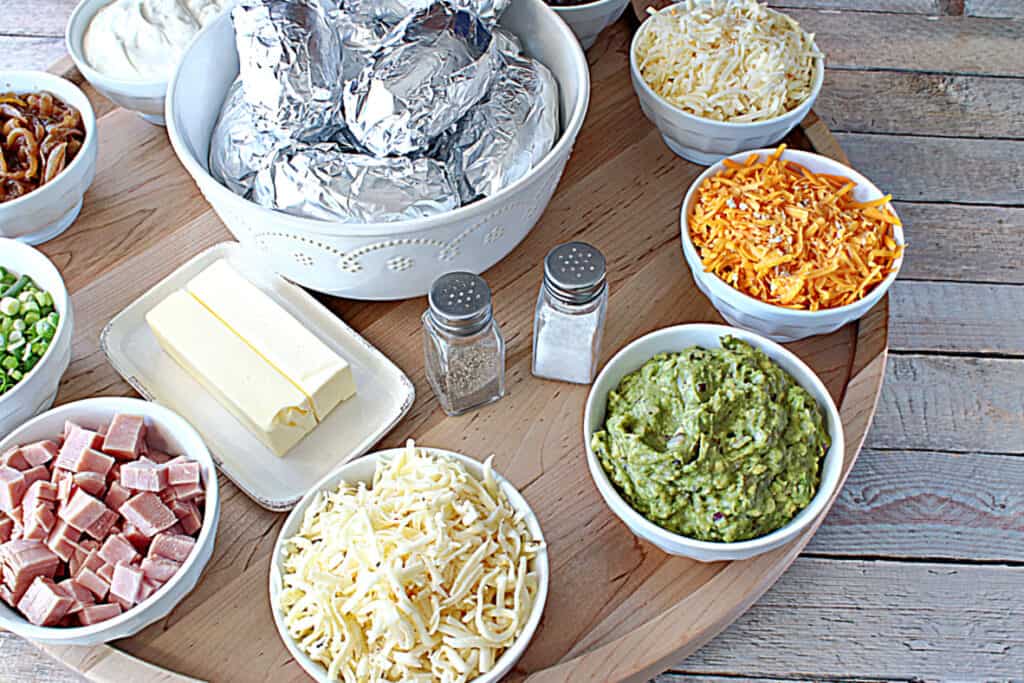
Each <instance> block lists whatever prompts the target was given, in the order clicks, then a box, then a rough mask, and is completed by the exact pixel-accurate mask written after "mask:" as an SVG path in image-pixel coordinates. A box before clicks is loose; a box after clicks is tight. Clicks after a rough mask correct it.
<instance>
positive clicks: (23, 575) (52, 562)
mask: <svg viewBox="0 0 1024 683" xmlns="http://www.w3.org/2000/svg"><path fill="white" fill-rule="evenodd" d="M0 564H2V565H3V575H4V582H5V583H6V584H7V587H8V588H10V589H11V591H13V592H14V594H15V595H16V596H17V597H18V598H19V599H20V598H21V596H22V594H23V593H24V592H25V590H26V589H27V588H28V587H29V585H30V584H31V583H32V581H33V579H35V578H36V577H39V576H44V577H47V578H51V579H52V578H53V577H54V576H55V575H56V573H57V567H58V566H59V565H60V558H59V557H57V555H56V554H54V553H53V551H51V550H50V549H49V548H47V547H46V546H45V545H43V544H42V543H41V542H39V541H36V540H29V539H19V540H16V541H8V542H7V543H4V544H3V545H0Z"/></svg>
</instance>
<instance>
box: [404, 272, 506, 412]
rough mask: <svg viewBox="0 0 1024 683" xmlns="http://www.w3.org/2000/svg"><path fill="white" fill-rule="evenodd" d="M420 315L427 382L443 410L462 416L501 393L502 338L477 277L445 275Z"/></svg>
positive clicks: (488, 297)
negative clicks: (426, 307)
mask: <svg viewBox="0 0 1024 683" xmlns="http://www.w3.org/2000/svg"><path fill="white" fill-rule="evenodd" d="M427 299H428V302H429V304H430V307H429V308H428V309H427V310H426V311H425V312H424V313H423V354H424V365H425V367H426V373H427V381H428V382H429V383H430V388H431V389H433V390H434V394H435V395H436V396H437V400H438V401H440V403H441V407H442V408H443V409H444V412H446V413H448V414H449V415H462V414H463V413H466V412H469V411H470V410H473V409H474V408H479V407H480V406H484V405H487V404H488V403H492V402H494V401H497V400H498V399H499V398H501V397H502V396H504V395H505V340H504V339H503V338H502V336H501V330H500V329H498V324H497V323H496V322H495V320H494V315H493V313H492V310H491V289H490V288H489V287H488V286H487V283H486V282H484V279H483V278H482V277H480V276H479V275H473V274H472V273H458V272H457V273H445V274H444V275H442V276H441V277H439V278H437V279H436V280H435V281H434V284H433V285H431V287H430V294H429V295H428V297H427Z"/></svg>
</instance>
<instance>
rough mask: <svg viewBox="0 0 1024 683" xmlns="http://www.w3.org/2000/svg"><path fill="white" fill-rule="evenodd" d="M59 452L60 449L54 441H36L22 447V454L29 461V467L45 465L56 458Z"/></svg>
mask: <svg viewBox="0 0 1024 683" xmlns="http://www.w3.org/2000/svg"><path fill="white" fill-rule="evenodd" d="M59 452H60V449H59V448H57V444H55V443H54V442H53V441H36V442H35V443H30V444H29V445H27V446H22V447H21V453H22V455H23V456H25V460H27V461H28V464H29V467H38V466H39V465H45V464H46V463H48V462H50V461H51V460H53V459H54V458H56V457H57V454H58V453H59Z"/></svg>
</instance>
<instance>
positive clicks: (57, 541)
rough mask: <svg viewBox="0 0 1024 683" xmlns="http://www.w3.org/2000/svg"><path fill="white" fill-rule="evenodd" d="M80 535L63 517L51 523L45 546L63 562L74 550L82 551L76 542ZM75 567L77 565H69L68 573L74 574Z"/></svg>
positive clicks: (72, 554) (72, 555)
mask: <svg viewBox="0 0 1024 683" xmlns="http://www.w3.org/2000/svg"><path fill="white" fill-rule="evenodd" d="M80 535H81V534H80V533H79V532H78V531H75V529H73V528H72V527H71V525H70V524H68V523H67V522H65V521H64V520H63V519H58V520H57V522H56V523H55V524H54V525H53V529H52V530H51V531H50V535H49V536H48V537H47V539H46V546H47V547H48V548H49V549H50V550H52V551H53V552H54V554H55V555H57V557H59V558H60V559H62V560H64V561H65V562H70V561H71V559H72V558H73V557H74V555H75V553H76V552H82V551H80V549H79V547H78V544H77V542H78V538H79V536H80ZM83 556H84V553H83ZM76 568H77V567H74V566H72V567H70V574H71V575H72V576H74V574H75V569H76Z"/></svg>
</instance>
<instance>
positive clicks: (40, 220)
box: [0, 71, 99, 244]
mask: <svg viewBox="0 0 1024 683" xmlns="http://www.w3.org/2000/svg"><path fill="white" fill-rule="evenodd" d="M41 90H45V91H47V92H50V93H53V94H54V95H56V96H57V97H59V98H60V99H62V100H64V101H65V102H67V103H68V104H70V105H71V106H73V107H74V108H75V109H77V110H78V111H79V112H81V114H82V125H83V126H85V140H83V141H82V148H81V149H80V150H78V154H76V155H75V158H74V159H72V160H71V163H70V164H68V165H67V167H66V168H65V169H64V170H63V171H61V172H60V173H58V174H57V175H56V176H55V177H54V179H53V180H51V181H50V182H48V183H46V184H45V185H43V186H42V187H38V188H36V189H35V190H33V191H32V192H29V193H28V194H26V195H24V196H22V197H18V198H17V199H12V200H11V201H9V202H3V203H0V237H13V238H16V239H19V240H21V241H22V242H25V243H26V244H42V243H43V242H46V241H47V240H52V239H53V238H54V237H56V236H57V235H59V234H61V233H62V232H64V231H65V230H67V229H68V227H69V226H70V225H71V224H72V223H74V222H75V219H76V218H78V213H79V212H80V211H81V210H82V198H83V196H84V195H85V191H86V190H87V189H89V186H90V185H92V179H93V177H94V176H95V175H96V150H97V149H98V148H99V140H98V139H97V137H96V116H95V115H94V114H93V111H92V105H91V104H89V98H87V97H86V96H85V93H83V92H82V91H81V90H80V89H79V88H78V86H76V85H75V84H74V83H72V82H71V81H68V80H65V79H63V78H61V77H60V76H54V75H53V74H49V73H46V72H45V71H0V92H15V93H29V92H39V91H41Z"/></svg>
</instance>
